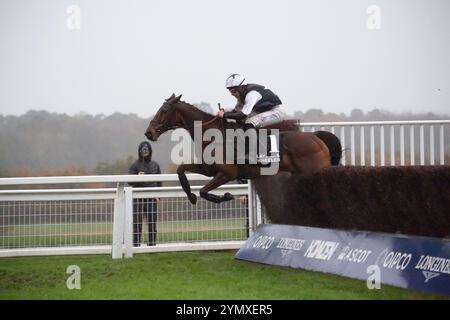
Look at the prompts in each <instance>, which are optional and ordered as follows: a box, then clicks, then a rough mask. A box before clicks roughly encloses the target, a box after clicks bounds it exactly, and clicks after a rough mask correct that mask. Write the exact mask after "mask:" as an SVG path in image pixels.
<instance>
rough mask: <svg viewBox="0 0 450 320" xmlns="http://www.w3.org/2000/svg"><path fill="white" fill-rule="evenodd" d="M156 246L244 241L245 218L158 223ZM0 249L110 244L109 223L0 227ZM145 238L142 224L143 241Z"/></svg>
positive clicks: (110, 225)
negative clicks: (197, 242) (192, 242)
mask: <svg viewBox="0 0 450 320" xmlns="http://www.w3.org/2000/svg"><path fill="white" fill-rule="evenodd" d="M157 228H158V238H157V242H158V243H170V242H183V241H196V240H207V241H212V240H245V239H247V235H246V230H245V228H246V226H245V220H244V219H229V220H224V219H208V220H203V219H198V220H190V221H161V222H158V226H157ZM0 231H1V233H0V249H6V248H28V247H51V246H64V245H71V246H74V245H78V246H83V245H95V244H111V243H112V223H60V224H54V225H44V224H42V225H39V224H33V225H21V226H8V227H1V228H0ZM147 238H148V234H147V224H146V223H143V233H142V242H146V241H147Z"/></svg>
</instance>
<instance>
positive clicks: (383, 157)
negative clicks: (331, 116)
mask: <svg viewBox="0 0 450 320" xmlns="http://www.w3.org/2000/svg"><path fill="white" fill-rule="evenodd" d="M300 126H301V130H303V131H305V132H311V131H315V130H316V128H318V127H320V128H324V129H325V130H327V131H330V132H333V133H335V134H336V132H338V133H339V135H338V137H339V138H340V140H341V144H342V148H343V150H344V152H343V154H342V159H341V164H342V165H353V166H354V165H361V166H364V165H366V164H370V165H371V166H376V165H380V166H385V165H391V166H394V165H400V166H404V165H416V164H419V165H436V164H439V165H444V164H449V163H450V120H424V121H370V122H369V121H362V122H305V123H300ZM355 127H359V128H360V129H359V130H355ZM408 127H409V130H407V129H406V131H405V128H408ZM416 128H417V129H416ZM427 128H428V129H427ZM337 130H339V131H337ZM366 133H368V135H366ZM386 135H389V137H386ZM347 141H350V145H347ZM358 141H359V143H358ZM408 141H409V144H408ZM426 142H427V143H426ZM406 146H408V148H409V152H408V150H406ZM357 154H358V155H359V159H358V158H357V157H356V155H357ZM349 158H350V159H349ZM436 159H439V160H438V162H437V161H436Z"/></svg>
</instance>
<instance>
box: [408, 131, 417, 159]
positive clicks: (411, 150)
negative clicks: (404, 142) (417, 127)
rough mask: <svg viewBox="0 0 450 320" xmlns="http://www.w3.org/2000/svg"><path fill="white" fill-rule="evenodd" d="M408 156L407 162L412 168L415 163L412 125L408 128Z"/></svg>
mask: <svg viewBox="0 0 450 320" xmlns="http://www.w3.org/2000/svg"><path fill="white" fill-rule="evenodd" d="M409 156H410V160H409V162H410V164H411V165H412V166H413V165H414V164H415V163H416V154H415V152H414V125H412V124H411V125H410V127H409Z"/></svg>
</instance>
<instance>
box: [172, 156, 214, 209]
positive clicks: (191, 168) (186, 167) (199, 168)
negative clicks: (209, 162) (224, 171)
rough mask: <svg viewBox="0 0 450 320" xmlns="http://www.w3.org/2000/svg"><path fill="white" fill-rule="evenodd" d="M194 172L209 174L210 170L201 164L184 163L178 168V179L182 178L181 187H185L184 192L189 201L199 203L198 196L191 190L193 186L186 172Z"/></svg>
mask: <svg viewBox="0 0 450 320" xmlns="http://www.w3.org/2000/svg"><path fill="white" fill-rule="evenodd" d="M186 171H188V172H193V173H199V174H203V175H206V176H207V175H208V172H206V170H205V166H204V165H200V164H182V165H180V166H179V167H178V169H177V174H178V180H180V184H181V187H182V188H183V190H184V192H185V193H186V195H187V197H188V199H189V201H190V202H191V203H192V204H196V203H197V196H196V195H195V194H193V193H192V192H191V186H190V184H189V181H188V179H187V177H186V174H185V172H186Z"/></svg>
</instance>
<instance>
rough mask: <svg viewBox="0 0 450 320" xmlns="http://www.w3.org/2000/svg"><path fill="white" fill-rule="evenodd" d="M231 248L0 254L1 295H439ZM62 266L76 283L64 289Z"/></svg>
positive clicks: (218, 297) (225, 297)
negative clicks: (121, 254) (372, 285)
mask: <svg viewBox="0 0 450 320" xmlns="http://www.w3.org/2000/svg"><path fill="white" fill-rule="evenodd" d="M234 254H235V251H197V252H177V253H154V254H139V255H135V256H134V258H132V259H123V260H112V259H111V257H110V256H109V255H97V256H89V255H86V256H57V257H56V256H55V257H20V258H1V259H0V299H171V300H178V299H183V300H184V299H202V300H206V299H213V300H229V299H258V300H264V299H276V300H278V299H283V300H287V299H289V300H297V299H446V297H443V296H438V295H433V294H427V293H420V292H413V291H410V290H406V289H400V288H395V287H391V286H387V285H382V286H381V289H380V290H368V289H367V287H366V283H365V282H364V281H359V280H354V279H349V278H345V277H339V276H334V275H328V274H323V273H318V272H309V271H304V270H299V269H291V268H284V267H274V266H268V265H262V264H256V263H251V262H247V261H240V260H235V259H234ZM69 265H77V266H79V267H80V269H81V289H80V290H76V289H75V290H69V289H67V287H66V280H67V278H68V277H69V276H70V274H66V269H67V267H68V266H69Z"/></svg>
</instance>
